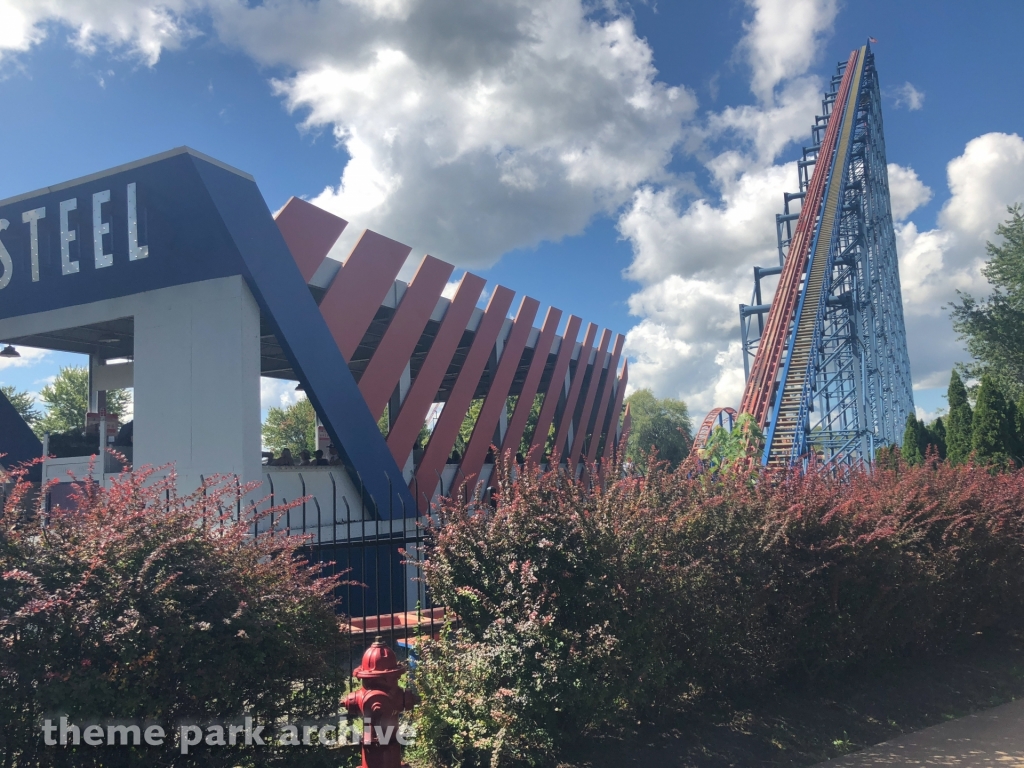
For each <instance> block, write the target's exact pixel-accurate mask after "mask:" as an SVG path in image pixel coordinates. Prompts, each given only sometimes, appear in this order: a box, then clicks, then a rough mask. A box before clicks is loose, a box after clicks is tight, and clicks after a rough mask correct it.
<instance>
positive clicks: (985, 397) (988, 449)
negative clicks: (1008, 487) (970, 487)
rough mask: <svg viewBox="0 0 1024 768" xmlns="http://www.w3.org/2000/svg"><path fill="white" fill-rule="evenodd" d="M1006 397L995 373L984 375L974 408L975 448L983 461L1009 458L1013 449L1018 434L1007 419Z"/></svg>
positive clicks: (972, 444)
mask: <svg viewBox="0 0 1024 768" xmlns="http://www.w3.org/2000/svg"><path fill="white" fill-rule="evenodd" d="M1007 416H1008V414H1007V408H1006V398H1005V397H1003V393H1002V392H1001V391H1000V390H999V387H998V386H997V385H996V383H995V380H994V379H993V377H992V376H989V375H988V374H985V375H984V376H982V377H981V387H979V388H978V400H977V403H976V405H975V408H974V422H973V430H972V437H971V448H973V450H974V454H975V455H976V456H977V457H978V459H979V461H985V462H993V463H999V462H1004V461H1006V460H1007V459H1008V458H1009V456H1010V452H1011V450H1012V448H1013V445H1012V444H1013V442H1014V435H1013V432H1012V430H1011V428H1010V420H1009V419H1008V418H1007Z"/></svg>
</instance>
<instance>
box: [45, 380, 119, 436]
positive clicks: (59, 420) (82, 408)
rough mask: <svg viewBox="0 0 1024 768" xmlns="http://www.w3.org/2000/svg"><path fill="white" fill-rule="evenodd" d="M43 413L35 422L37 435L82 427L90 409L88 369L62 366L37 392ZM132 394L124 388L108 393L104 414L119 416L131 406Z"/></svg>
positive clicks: (80, 428) (83, 427)
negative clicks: (41, 402) (43, 408)
mask: <svg viewBox="0 0 1024 768" xmlns="http://www.w3.org/2000/svg"><path fill="white" fill-rule="evenodd" d="M39 398H40V399H41V400H42V401H43V403H45V404H46V413H45V414H44V415H43V417H42V418H40V419H39V420H38V421H37V422H36V423H35V425H34V429H35V431H36V434H38V435H42V434H43V433H44V432H50V433H57V432H71V431H77V430H82V429H85V414H86V413H87V412H88V411H89V369H88V368H85V367H84V366H69V367H67V368H61V369H60V372H59V373H58V374H57V377H56V378H55V379H54V380H53V383H52V384H47V385H46V386H45V387H43V390H42V392H40V393H39ZM131 403H132V394H131V392H129V391H128V390H127V389H112V390H109V391H108V392H107V413H108V414H111V415H114V416H117V417H118V418H121V417H122V416H124V415H125V414H127V413H128V410H129V408H131Z"/></svg>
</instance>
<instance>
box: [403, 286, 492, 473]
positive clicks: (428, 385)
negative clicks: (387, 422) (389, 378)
mask: <svg viewBox="0 0 1024 768" xmlns="http://www.w3.org/2000/svg"><path fill="white" fill-rule="evenodd" d="M485 283H486V281H485V280H484V279H483V278H482V277H477V276H476V275H474V274H471V273H469V272H466V273H465V274H464V275H463V276H462V280H461V281H460V282H459V288H458V290H457V291H456V292H455V298H454V299H452V303H451V305H450V306H449V307H448V311H447V312H445V313H444V319H442V320H441V327H440V328H438V330H437V336H435V337H434V341H433V343H432V344H431V345H430V351H429V352H427V357H426V359H425V360H424V361H423V367H422V368H420V371H419V373H418V374H417V375H416V378H415V379H413V382H412V386H411V387H409V393H408V394H407V395H406V396H405V400H404V401H403V402H402V407H401V408H400V409H399V411H398V415H397V416H396V417H395V419H394V421H393V422H392V425H391V430H390V431H389V432H388V448H389V449H391V455H392V456H394V457H395V461H397V462H398V466H400V467H404V466H405V462H406V459H408V458H409V453H410V451H412V448H413V446H414V445H415V444H416V438H417V437H419V434H420V429H422V427H423V422H424V421H426V419H427V412H428V411H429V410H430V406H431V404H432V403H433V402H434V397H435V396H436V395H437V390H438V389H440V388H441V382H442V381H443V380H444V375H445V373H446V372H447V371H448V366H449V365H450V364H451V362H452V357H453V356H454V355H455V350H456V349H458V346H459V341H461V339H462V334H463V333H465V332H466V324H467V323H468V322H469V319H470V318H471V317H472V316H473V310H474V309H476V302H477V300H478V299H479V298H480V293H481V292H482V291H483V289H484V284H485ZM390 394H391V393H390V392H389V393H388V395H389V396H390ZM453 442H454V441H453ZM449 450H451V447H450V446H449Z"/></svg>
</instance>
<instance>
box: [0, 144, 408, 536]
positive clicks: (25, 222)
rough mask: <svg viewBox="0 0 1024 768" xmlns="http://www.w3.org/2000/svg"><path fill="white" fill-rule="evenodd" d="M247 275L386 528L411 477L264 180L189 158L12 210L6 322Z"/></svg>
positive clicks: (3, 263) (3, 261) (47, 193)
mask: <svg viewBox="0 0 1024 768" xmlns="http://www.w3.org/2000/svg"><path fill="white" fill-rule="evenodd" d="M230 275H242V276H243V277H244V278H245V279H246V282H247V284H248V286H249V289H250V291H251V292H252V294H253V296H254V297H255V298H256V301H257V303H258V304H259V306H260V309H261V311H262V313H263V316H264V318H265V319H267V320H269V321H270V322H271V323H272V324H273V325H274V326H275V330H276V335H277V338H278V341H279V342H280V344H281V346H282V348H283V349H284V351H285V354H286V355H287V356H288V359H289V362H290V363H291V365H292V367H293V369H294V370H295V372H296V373H297V375H298V376H299V377H300V379H301V381H302V384H303V386H304V388H305V390H306V394H307V396H308V397H309V399H310V401H311V402H312V403H313V406H314V407H315V408H316V411H317V413H318V414H319V415H320V418H321V419H322V420H323V422H324V426H325V427H326V429H327V431H328V434H330V436H331V438H332V440H333V441H334V444H335V446H338V447H339V453H340V454H341V456H342V458H343V460H344V462H345V464H346V466H347V468H348V470H349V473H350V474H351V475H352V478H353V480H354V481H355V482H356V483H357V484H359V485H361V486H362V487H364V488H365V489H366V492H367V495H368V502H370V503H371V504H375V505H376V508H377V512H378V514H379V515H380V516H382V517H389V516H391V515H392V514H393V515H394V516H396V517H399V516H402V515H403V510H410V511H411V510H414V509H415V504H414V502H413V499H412V495H411V494H410V493H409V489H408V486H407V485H406V483H405V481H404V479H403V477H402V473H401V470H400V469H399V467H398V465H397V464H396V463H395V460H394V458H393V457H392V456H391V452H390V451H389V450H388V448H387V444H386V443H385V441H384V438H383V437H382V436H381V434H380V431H379V430H378V428H377V423H376V421H375V420H374V419H373V417H372V416H371V415H370V411H369V409H368V408H367V407H366V403H365V401H364V400H363V397H362V395H361V394H360V392H359V388H358V386H357V385H356V383H355V380H354V379H353V378H352V374H351V372H350V371H349V368H348V365H347V364H346V362H345V360H344V359H343V357H342V355H341V352H340V351H339V350H338V347H337V345H336V344H335V343H334V339H333V338H332V336H331V334H330V331H329V330H328V328H327V324H326V323H325V322H324V319H323V316H322V315H321V314H320V311H319V309H318V308H317V306H316V303H315V302H314V301H313V298H312V296H311V295H310V293H309V289H308V288H307V286H306V283H305V281H304V280H303V279H302V275H301V274H300V272H299V269H298V267H297V266H296V264H295V261H294V260H293V259H292V256H291V253H290V252H289V250H288V246H287V245H286V244H285V242H284V238H283V237H282V236H281V233H280V231H279V230H278V228H277V224H276V223H275V222H274V219H273V216H272V215H271V213H270V210H269V209H268V208H267V204H266V202H265V201H264V199H263V196H262V195H261V194H260V191H259V189H258V188H257V186H256V182H255V181H254V180H253V178H252V177H251V176H249V175H247V174H243V173H241V172H239V171H237V170H234V169H232V168H229V167H228V166H225V165H223V164H222V163H219V162H217V161H216V160H213V159H212V158H208V157H205V156H203V155H200V154H199V153H196V152H194V151H192V150H189V149H187V148H182V149H178V150H174V151H172V152H168V153H165V154H163V155H158V156H156V157H153V158H149V159H147V160H142V161H139V162H138V163H133V164H130V165H127V166H122V167H120V168H115V169H113V170H111V171H107V172H104V173H100V174H96V175H95V176H90V177H87V178H85V179H79V180H76V181H72V182H68V183H67V184H62V185H59V186H56V187H49V188H47V189H43V190H40V191H38V192H33V193H30V194H27V195H22V196H20V197H16V198H12V199H9V200H4V201H0V319H3V318H8V317H16V316H19V315H27V314H32V313H35V312H42V311H46V310H51V309H58V308H64V307H72V306H76V305H79V304H85V303H90V302H94V301H100V300H103V299H110V298H115V297H118V296H128V295H131V294H136V293H141V292H143V291H150V290H156V289H159V288H168V287H170V286H174V285H182V284H185V283H193V282H198V281H201V280H210V279H213V278H218V277H227V276H230Z"/></svg>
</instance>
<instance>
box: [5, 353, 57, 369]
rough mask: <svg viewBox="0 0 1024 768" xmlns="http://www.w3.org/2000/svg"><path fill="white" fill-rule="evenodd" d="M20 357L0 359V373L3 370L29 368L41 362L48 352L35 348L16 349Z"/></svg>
mask: <svg viewBox="0 0 1024 768" xmlns="http://www.w3.org/2000/svg"><path fill="white" fill-rule="evenodd" d="M17 349H18V353H19V354H20V355H21V357H0V371H2V370H4V369H5V368H30V367H32V366H34V365H38V364H39V363H41V362H43V360H44V359H45V358H46V356H47V355H49V354H50V353H49V351H47V350H45V349H36V348H35V347H18V348H17Z"/></svg>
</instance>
